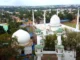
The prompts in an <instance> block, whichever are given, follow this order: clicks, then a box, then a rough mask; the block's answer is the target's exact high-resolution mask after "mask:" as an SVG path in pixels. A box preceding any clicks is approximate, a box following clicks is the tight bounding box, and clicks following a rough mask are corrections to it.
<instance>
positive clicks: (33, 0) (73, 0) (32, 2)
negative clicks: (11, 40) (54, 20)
mask: <svg viewBox="0 0 80 60" xmlns="http://www.w3.org/2000/svg"><path fill="white" fill-rule="evenodd" d="M69 4H80V0H0V6H1V5H7V6H12V5H13V6H40V5H69Z"/></svg>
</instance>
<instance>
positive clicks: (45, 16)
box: [43, 10, 46, 35]
mask: <svg viewBox="0 0 80 60" xmlns="http://www.w3.org/2000/svg"><path fill="white" fill-rule="evenodd" d="M43 16H44V26H45V30H44V33H43V34H44V35H46V10H44V15H43Z"/></svg>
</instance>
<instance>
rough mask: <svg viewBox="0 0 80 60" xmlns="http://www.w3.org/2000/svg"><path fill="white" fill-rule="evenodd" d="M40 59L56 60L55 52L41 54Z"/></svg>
mask: <svg viewBox="0 0 80 60" xmlns="http://www.w3.org/2000/svg"><path fill="white" fill-rule="evenodd" d="M41 60H58V59H57V56H56V54H43V56H42V59H41Z"/></svg>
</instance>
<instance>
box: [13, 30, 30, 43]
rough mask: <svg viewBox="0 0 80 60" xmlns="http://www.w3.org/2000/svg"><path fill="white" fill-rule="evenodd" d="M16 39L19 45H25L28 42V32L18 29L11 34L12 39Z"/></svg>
mask: <svg viewBox="0 0 80 60" xmlns="http://www.w3.org/2000/svg"><path fill="white" fill-rule="evenodd" d="M14 37H17V40H18V42H19V44H26V43H27V42H28V41H29V40H30V35H29V33H28V32H26V31H24V30H22V29H19V30H18V31H16V32H15V33H13V35H12V38H14Z"/></svg>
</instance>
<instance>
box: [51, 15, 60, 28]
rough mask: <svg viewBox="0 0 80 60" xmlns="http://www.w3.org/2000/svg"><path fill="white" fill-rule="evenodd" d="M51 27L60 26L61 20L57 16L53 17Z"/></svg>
mask: <svg viewBox="0 0 80 60" xmlns="http://www.w3.org/2000/svg"><path fill="white" fill-rule="evenodd" d="M50 26H54V27H55V26H60V18H59V17H58V16H57V15H53V16H52V17H51V19H50Z"/></svg>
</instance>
